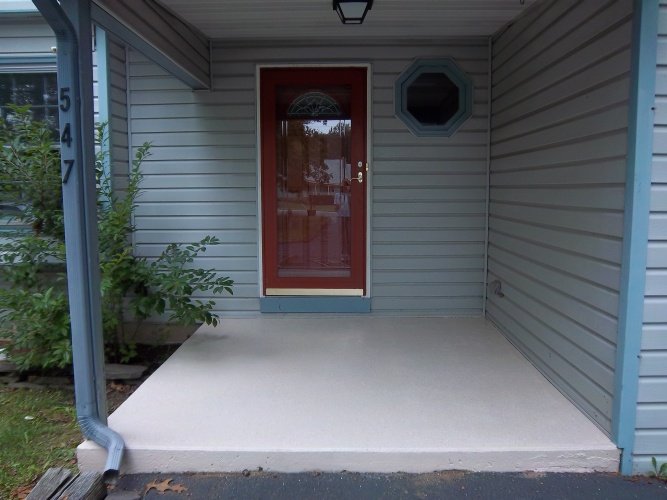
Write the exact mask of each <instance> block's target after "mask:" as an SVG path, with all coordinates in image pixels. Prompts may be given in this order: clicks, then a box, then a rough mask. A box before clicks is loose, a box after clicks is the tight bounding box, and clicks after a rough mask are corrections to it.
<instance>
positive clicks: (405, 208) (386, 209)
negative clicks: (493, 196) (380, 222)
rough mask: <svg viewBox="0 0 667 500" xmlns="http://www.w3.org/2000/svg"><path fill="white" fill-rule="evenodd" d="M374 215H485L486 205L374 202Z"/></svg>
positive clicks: (472, 202) (478, 201)
mask: <svg viewBox="0 0 667 500" xmlns="http://www.w3.org/2000/svg"><path fill="white" fill-rule="evenodd" d="M372 209H373V215H439V214H483V213H484V212H485V211H486V203H485V202H484V201H483V200H475V201H460V200H457V201H452V202H441V201H431V202H420V201H414V202H410V201H401V202H391V201H386V202H381V201H377V200H374V201H373V207H372Z"/></svg>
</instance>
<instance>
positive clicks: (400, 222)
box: [373, 214, 486, 229]
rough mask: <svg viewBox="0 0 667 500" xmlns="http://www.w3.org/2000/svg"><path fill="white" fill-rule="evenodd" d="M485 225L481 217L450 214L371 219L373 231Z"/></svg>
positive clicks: (484, 220)
mask: <svg viewBox="0 0 667 500" xmlns="http://www.w3.org/2000/svg"><path fill="white" fill-rule="evenodd" d="M485 223H486V217H484V216H483V215H467V214H452V215H447V216H433V217H424V216H422V215H418V216H412V217H403V216H391V217H383V216H376V217H374V218H373V228H374V229H391V228H412V227H415V226H419V227H422V228H431V229H454V228H478V227H480V225H483V224H485Z"/></svg>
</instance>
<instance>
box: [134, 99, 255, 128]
mask: <svg viewBox="0 0 667 500" xmlns="http://www.w3.org/2000/svg"><path fill="white" fill-rule="evenodd" d="M131 95H133V93H132V94H131ZM236 103H237V101H236V100H235V99H234V97H233V96H231V98H230V102H229V103H219V104H170V105H169V106H166V105H160V104H159V103H157V104H154V105H137V104H135V103H133V105H132V107H131V108H130V113H131V118H133V119H135V118H136V119H155V120H164V119H174V117H179V118H219V117H220V116H225V117H228V118H230V119H234V118H248V119H254V118H255V110H254V109H253V107H252V106H251V104H250V103H245V104H236ZM156 130H159V128H158V129H156Z"/></svg>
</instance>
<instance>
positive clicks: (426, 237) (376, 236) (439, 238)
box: [373, 228, 484, 267]
mask: <svg viewBox="0 0 667 500" xmlns="http://www.w3.org/2000/svg"><path fill="white" fill-rule="evenodd" d="M445 241H455V242H460V241H484V229H483V228H479V229H438V230H436V229H430V230H428V229H425V230H414V229H413V230H404V229H394V230H385V229H376V230H374V231H373V242H375V243H392V242H395V243H409V242H412V243H432V242H445ZM480 267H481V266H480Z"/></svg>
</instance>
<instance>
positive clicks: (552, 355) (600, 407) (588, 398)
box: [487, 301, 612, 427]
mask: <svg viewBox="0 0 667 500" xmlns="http://www.w3.org/2000/svg"><path fill="white" fill-rule="evenodd" d="M487 311H488V314H489V317H490V318H491V320H492V321H493V322H494V323H495V324H496V325H497V326H498V327H499V328H500V330H501V331H502V332H503V333H504V334H505V335H506V336H507V337H508V339H509V340H510V342H512V343H513V344H514V345H515V346H516V347H517V348H518V349H519V350H520V351H522V352H523V353H524V354H526V356H528V358H529V359H530V360H531V361H532V362H533V363H534V364H535V365H536V366H537V367H538V368H539V369H540V370H541V371H542V373H543V374H544V375H545V376H546V377H547V378H548V379H549V380H550V381H551V382H552V383H553V384H554V385H555V386H556V387H559V388H561V390H562V391H563V392H564V393H565V395H566V396H567V397H568V398H569V399H570V400H572V401H573V402H574V403H575V405H577V406H578V407H579V408H581V409H582V410H583V411H584V412H585V413H586V414H588V415H589V416H590V417H591V418H592V419H593V420H595V421H597V422H599V423H600V424H601V425H602V426H604V427H609V426H610V425H611V419H610V417H608V415H610V414H611V405H612V398H611V395H610V394H607V393H605V392H604V391H603V390H602V389H601V388H600V387H599V386H597V385H595V384H593V383H592V382H591V380H590V378H589V377H587V376H586V375H585V374H583V373H582V372H581V371H579V370H578V369H577V368H575V367H574V366H572V365H571V364H570V363H569V362H568V361H567V360H566V359H565V358H563V357H562V356H561V355H560V354H559V353H558V352H556V351H552V350H549V349H547V348H546V346H545V345H544V344H543V343H541V342H540V341H539V338H538V337H536V336H534V335H533V334H532V333H531V332H530V331H529V330H527V329H526V328H524V327H523V325H522V324H520V323H518V322H517V321H516V320H515V319H514V318H516V317H520V316H522V315H520V314H512V313H509V314H508V313H506V312H505V307H504V306H503V307H502V308H501V307H499V306H496V305H495V304H494V302H493V301H490V302H489V304H488V308H487Z"/></svg>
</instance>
